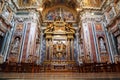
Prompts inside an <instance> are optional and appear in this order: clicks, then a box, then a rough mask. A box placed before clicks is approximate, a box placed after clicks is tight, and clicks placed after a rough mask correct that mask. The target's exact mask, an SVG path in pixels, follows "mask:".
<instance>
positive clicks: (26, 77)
mask: <svg viewBox="0 0 120 80" xmlns="http://www.w3.org/2000/svg"><path fill="white" fill-rule="evenodd" d="M0 80H120V73H68V72H62V73H61V72H56V73H55V72H54V73H53V72H52V73H50V72H49V73H0Z"/></svg>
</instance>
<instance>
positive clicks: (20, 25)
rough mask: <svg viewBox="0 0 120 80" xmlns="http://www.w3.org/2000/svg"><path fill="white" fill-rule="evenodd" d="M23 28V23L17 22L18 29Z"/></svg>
mask: <svg viewBox="0 0 120 80" xmlns="http://www.w3.org/2000/svg"><path fill="white" fill-rule="evenodd" d="M22 29H23V24H22V23H19V24H17V26H16V30H17V31H22Z"/></svg>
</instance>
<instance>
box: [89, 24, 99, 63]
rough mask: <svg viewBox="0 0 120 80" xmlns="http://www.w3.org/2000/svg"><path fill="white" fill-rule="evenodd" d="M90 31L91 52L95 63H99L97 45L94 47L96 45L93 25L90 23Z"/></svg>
mask: <svg viewBox="0 0 120 80" xmlns="http://www.w3.org/2000/svg"><path fill="white" fill-rule="evenodd" d="M88 29H89V35H90V44H91V52H92V55H93V61H94V62H97V58H96V51H95V45H94V44H95V43H94V37H93V33H92V25H91V23H88Z"/></svg>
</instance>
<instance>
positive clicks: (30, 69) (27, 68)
mask: <svg viewBox="0 0 120 80" xmlns="http://www.w3.org/2000/svg"><path fill="white" fill-rule="evenodd" d="M0 71H1V72H18V73H22V72H23V73H40V72H48V71H49V72H51V67H50V65H37V64H34V63H6V62H4V63H2V64H0ZM58 71H59V70H58ZM68 71H70V72H72V71H73V72H74V71H75V72H80V73H87V72H90V73H91V72H120V63H117V64H115V63H109V64H108V63H84V64H82V65H75V66H72V67H71V68H70V69H69V70H68Z"/></svg>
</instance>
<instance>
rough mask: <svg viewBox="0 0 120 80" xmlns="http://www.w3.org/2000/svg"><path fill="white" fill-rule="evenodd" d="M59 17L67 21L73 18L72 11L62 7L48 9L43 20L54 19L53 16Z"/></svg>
mask: <svg viewBox="0 0 120 80" xmlns="http://www.w3.org/2000/svg"><path fill="white" fill-rule="evenodd" d="M59 17H61V19H65V20H67V21H74V20H75V17H74V15H73V13H72V12H70V11H68V10H66V9H63V8H56V9H54V10H50V11H48V13H47V14H46V16H45V20H54V19H55V18H59Z"/></svg>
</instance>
